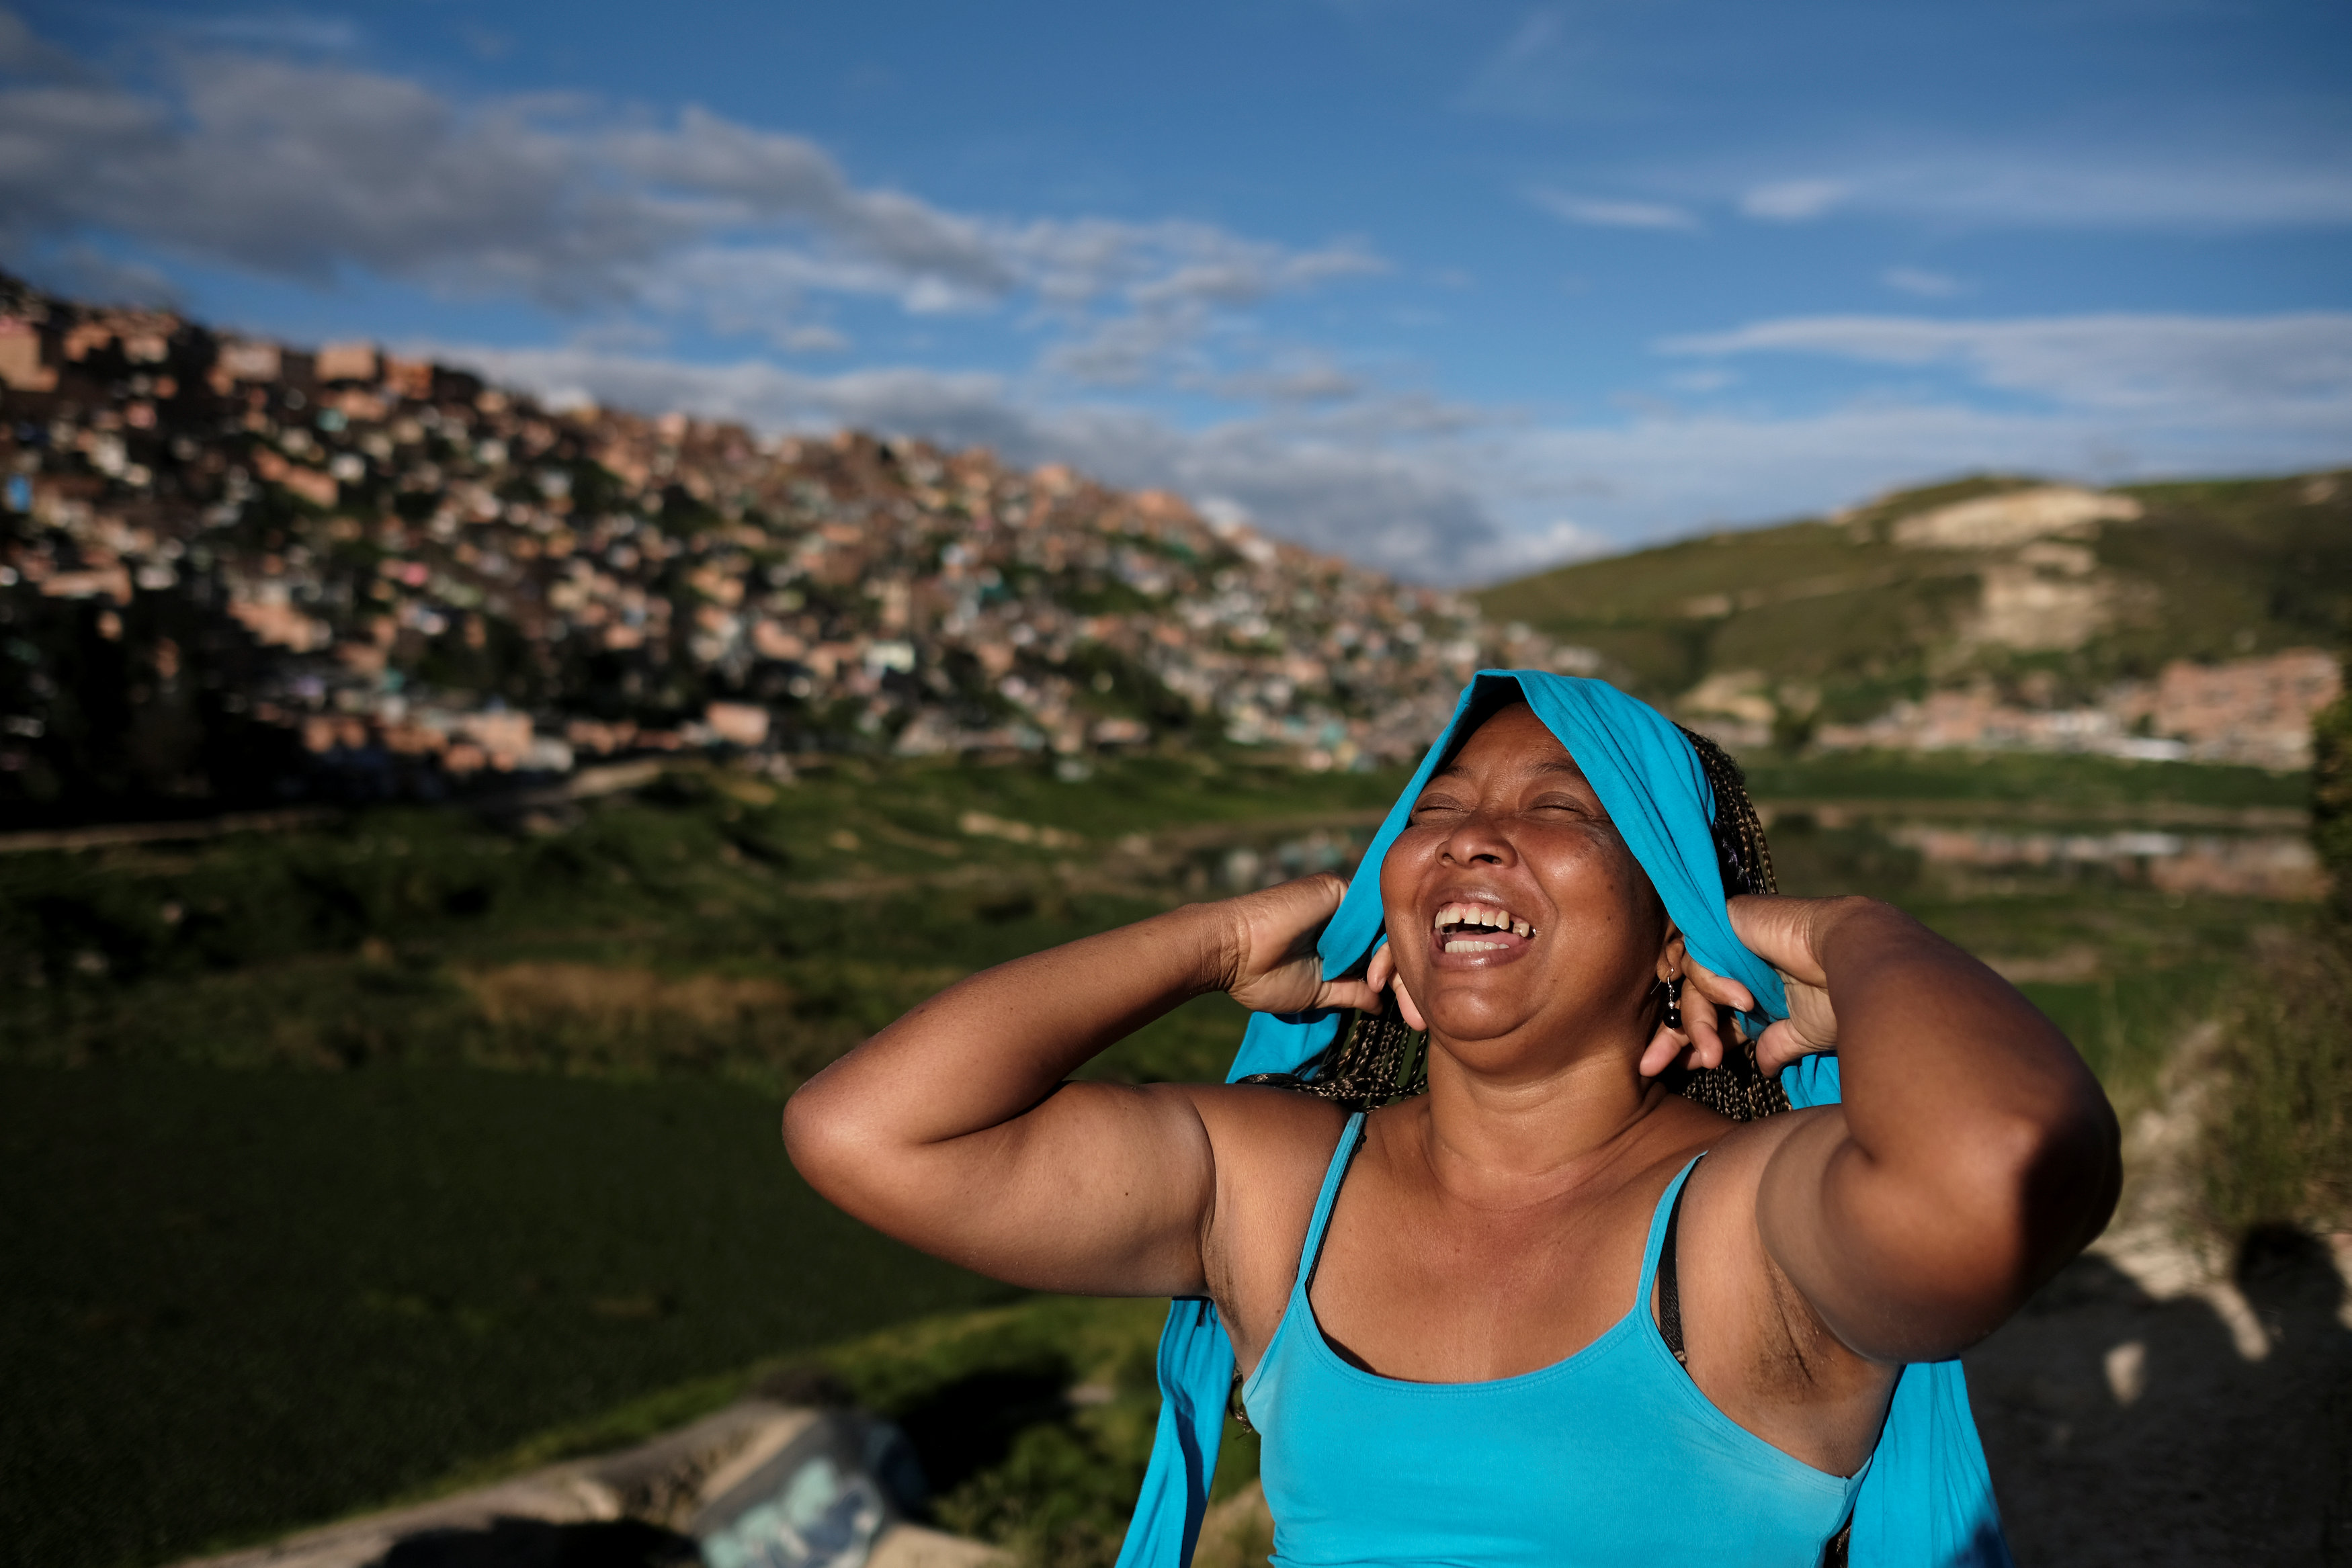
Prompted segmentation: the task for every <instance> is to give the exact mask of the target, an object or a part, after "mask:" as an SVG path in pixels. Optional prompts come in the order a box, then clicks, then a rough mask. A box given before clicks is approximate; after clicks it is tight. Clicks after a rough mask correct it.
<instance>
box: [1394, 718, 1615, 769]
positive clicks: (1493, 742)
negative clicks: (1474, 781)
mask: <svg viewBox="0 0 2352 1568" xmlns="http://www.w3.org/2000/svg"><path fill="white" fill-rule="evenodd" d="M1497 772H1502V773H1515V774H1538V773H1556V774H1559V775H1562V776H1564V777H1567V778H1572V779H1578V780H1580V781H1581V780H1582V779H1584V770H1583V769H1582V768H1579V767H1578V766H1577V765H1576V758H1573V757H1571V756H1570V754H1569V750H1568V747H1565V746H1563V745H1561V744H1560V741H1559V737H1558V736H1556V735H1554V734H1552V732H1551V731H1550V729H1549V727H1546V726H1545V724H1544V722H1543V720H1541V719H1539V718H1538V717H1537V716H1536V714H1535V710H1534V709H1533V708H1530V707H1529V706H1528V705H1527V704H1525V703H1513V704H1511V705H1510V706H1508V707H1506V708H1504V709H1503V710H1502V711H1501V712H1499V713H1497V714H1496V715H1494V716H1492V717H1491V718H1488V719H1486V721H1485V722H1484V723H1482V724H1480V725H1479V726H1478V727H1477V728H1476V729H1475V731H1473V732H1472V733H1471V735H1470V736H1469V737H1468V738H1467V739H1465V741H1464V742H1463V743H1462V745H1461V746H1460V747H1457V748H1456V749H1455V750H1454V755H1453V756H1452V757H1451V758H1447V759H1446V761H1445V763H1444V766H1443V767H1441V768H1438V769H1437V770H1436V772H1434V773H1433V774H1432V775H1431V776H1430V777H1431V779H1432V780H1435V779H1443V778H1447V777H1458V776H1461V775H1465V774H1472V773H1476V774H1488V773H1497Z"/></svg>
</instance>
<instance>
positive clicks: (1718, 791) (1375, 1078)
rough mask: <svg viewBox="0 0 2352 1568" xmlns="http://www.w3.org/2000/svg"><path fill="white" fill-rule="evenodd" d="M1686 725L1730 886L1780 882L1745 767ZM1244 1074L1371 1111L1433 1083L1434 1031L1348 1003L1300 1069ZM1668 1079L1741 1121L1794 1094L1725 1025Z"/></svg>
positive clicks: (1386, 1011) (1730, 889)
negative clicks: (1717, 1056) (1697, 1061)
mask: <svg viewBox="0 0 2352 1568" xmlns="http://www.w3.org/2000/svg"><path fill="white" fill-rule="evenodd" d="M1677 728H1680V726H1677ZM1682 734H1683V738H1684V739H1685V740H1687V741H1688V742H1690V747H1691V749H1692V750H1693V751H1695V752H1696V753H1697V754H1698V765H1699V769H1700V771H1701V772H1703V773H1705V774H1706V782H1707V789H1708V790H1709V792H1710V793H1712V794H1713V795H1714V797H1715V816H1714V819H1713V821H1709V822H1708V824H1707V832H1708V836H1709V837H1710V838H1712V839H1713V840H1714V841H1715V855H1716V861H1717V865H1718V867H1719V868H1720V870H1721V871H1722V873H1723V889H1724V892H1725V894H1727V895H1730V894H1742V893H1772V892H1776V891H1778V884H1777V883H1775V882H1774V880H1773V876H1772V851H1771V847H1770V846H1769V845H1768V844H1767V843H1766V842H1765V841H1764V824H1763V821H1761V820H1760V819H1759V817H1758V816H1757V814H1756V803H1755V802H1754V801H1752V800H1749V799H1748V779H1747V776H1746V775H1745V774H1743V773H1741V772H1740V770H1739V764H1738V763H1737V762H1735V761H1733V760H1732V758H1731V754H1730V753H1729V752H1727V751H1726V750H1724V749H1723V747H1720V746H1717V744H1716V743H1715V742H1714V741H1712V740H1709V739H1708V738H1707V737H1706V736H1703V735H1700V734H1698V733H1696V731H1693V730H1688V729H1685V730H1683V731H1682ZM1241 1082H1244V1083H1270V1084H1275V1085H1277V1086H1279V1087H1282V1088H1286V1089H1297V1090H1299V1091H1301V1092H1304V1093H1308V1094H1314V1095H1317V1096H1319V1097H1320V1098H1322V1099H1326V1100H1329V1101H1331V1102H1333V1103H1336V1104H1339V1105H1343V1106H1345V1107H1347V1108H1348V1109H1349V1110H1350V1111H1369V1110H1372V1109H1375V1108H1377V1107H1379V1106H1381V1105H1386V1104H1390V1103H1393V1102H1395V1101H1399V1100H1405V1099H1410V1098H1411V1097H1412V1096H1413V1095H1415V1094H1421V1093H1425V1092H1427V1091H1428V1089H1429V1037H1428V1036H1427V1035H1426V1034H1424V1033H1423V1032H1422V1031H1421V1030H1415V1029H1412V1027H1410V1026H1409V1025H1407V1024H1406V1023H1405V1021H1404V1019H1402V1017H1400V1016H1399V1014H1398V1010H1397V1009H1396V1008H1395V1007H1394V1006H1389V1007H1385V1008H1383V1009H1381V1011H1379V1012H1376V1013H1373V1012H1349V1013H1348V1014H1345V1015H1344V1016H1343V1017H1342V1018H1341V1019H1340V1026H1339V1036H1338V1038H1337V1039H1336V1040H1334V1041H1333V1042H1332V1043H1331V1044H1330V1045H1329V1046H1328V1047H1327V1048H1325V1049H1324V1051H1322V1052H1320V1053H1319V1054H1318V1055H1317V1056H1316V1057H1315V1058H1313V1059H1312V1060H1310V1061H1307V1062H1306V1063H1305V1064H1303V1065H1302V1067H1301V1068H1300V1070H1299V1071H1297V1072H1259V1073H1254V1074H1252V1075H1251V1076H1249V1077H1247V1078H1244V1079H1243V1080H1241ZM1665 1082H1667V1084H1668V1085H1669V1086H1670V1087H1672V1088H1673V1089H1674V1090H1675V1092H1677V1093H1679V1094H1681V1095H1682V1096H1683V1098H1685V1099H1686V1100H1691V1101H1695V1102H1696V1103H1699V1104H1701V1105H1704V1106H1706V1108H1707V1109H1708V1110H1710V1111H1713V1112H1715V1113H1717V1114H1718V1115H1721V1116H1726V1117H1728V1118H1729V1119H1731V1120H1732V1121H1735V1122H1752V1121H1754V1120H1756V1119H1757V1118H1758V1117H1759V1116H1769V1115H1770V1114H1772V1113H1774V1112H1776V1111H1785V1110H1787V1109H1788V1108H1789V1097H1788V1095H1787V1094H1786V1093H1784V1092H1782V1091H1781V1089H1780V1085H1779V1084H1778V1083H1775V1082H1772V1081H1771V1080H1770V1079H1769V1078H1767V1077H1765V1076H1764V1072H1763V1070H1762V1068H1761V1067H1759V1065H1758V1063H1757V1060H1756V1042H1755V1041H1753V1040H1745V1041H1740V1040H1731V1039H1730V1038H1729V1032H1728V1031H1726V1039H1725V1055H1724V1062H1723V1065H1722V1066H1720V1067H1698V1068H1682V1067H1673V1068H1669V1069H1667V1070H1666V1076H1665Z"/></svg>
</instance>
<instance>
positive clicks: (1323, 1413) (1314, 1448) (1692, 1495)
mask: <svg viewBox="0 0 2352 1568" xmlns="http://www.w3.org/2000/svg"><path fill="white" fill-rule="evenodd" d="M1363 1123H1364V1118H1363V1115H1362V1113H1358V1114H1356V1115H1354V1116H1352V1117H1350V1118H1349V1122H1348V1125H1347V1129H1346V1130H1345V1131H1344V1132H1342V1133H1341V1134H1339V1147H1338V1148H1337V1149H1336V1150H1334V1151H1333V1152H1332V1155H1331V1168H1330V1170H1329V1172H1328V1174H1327V1175H1326V1176H1324V1178H1323V1190H1322V1192H1321V1193H1320V1195H1318V1197H1317V1198H1316V1200H1315V1217H1314V1218H1313V1219H1311V1220H1310V1221H1308V1223H1307V1241H1306V1245H1305V1246H1304V1247H1302V1248H1301V1249H1300V1251H1299V1258H1298V1278H1297V1282H1296V1283H1294V1284H1293V1285H1292V1286H1291V1290H1290V1301H1289V1304H1288V1305H1287V1306H1286V1308H1285V1309H1284V1310H1283V1314H1282V1321H1281V1322H1279V1323H1278V1324H1276V1327H1275V1332H1274V1339H1273V1341H1272V1342H1271V1343H1268V1344H1267V1346H1266V1350H1265V1356H1264V1357H1263V1358H1262V1359H1261V1360H1260V1361H1259V1362H1258V1364H1257V1370H1256V1371H1255V1372H1254V1373H1252V1374H1251V1375H1250V1377H1249V1381H1248V1382H1247V1383H1245V1384H1244V1385H1243V1386H1242V1403H1243V1407H1244V1409H1246V1410H1247V1411H1248V1412H1249V1418H1250V1424H1251V1425H1252V1426H1253V1427H1256V1428H1257V1430H1258V1431H1259V1433H1260V1434H1261V1435H1262V1443H1263V1447H1262V1448H1261V1450H1260V1458H1259V1461H1258V1465H1259V1475H1260V1477H1261V1478H1262V1479H1263V1480H1264V1483H1265V1500H1266V1505H1267V1507H1268V1508H1269V1509H1270V1510H1271V1511H1273V1514H1274V1558H1273V1563H1274V1565H1275V1568H1343V1565H1344V1568H1363V1565H1370V1564H1379V1565H1380V1568H1406V1565H1411V1568H1423V1565H1432V1568H1433V1565H1436V1564H1444V1565H1446V1568H1488V1565H1490V1564H1501V1563H1514V1564H1528V1565H1529V1568H1535V1565H1538V1564H1540V1565H1542V1568H1582V1565H1585V1564H1594V1565H1598V1564H1608V1565H1610V1568H1622V1565H1623V1564H1627V1563H1643V1564H1650V1563H1656V1564H1666V1565H1672V1564H1680V1563H1706V1564H1707V1565H1708V1568H1736V1565H1740V1564H1755V1565H1756V1568H1768V1565H1769V1568H1811V1565H1812V1564H1815V1563H1819V1562H1820V1561H1821V1559H1822V1548H1823V1546H1824V1545H1826V1544H1827V1542H1829V1540H1830V1538H1831V1537H1832V1535H1834V1534H1836V1533H1837V1531H1838V1530H1839V1528H1840V1527H1841V1526H1842V1525H1843V1523H1844V1522H1845V1519H1846V1516H1847V1513H1848V1511H1850V1510H1851V1508H1852V1507H1853V1497H1854V1493H1855V1492H1856V1491H1857V1490H1860V1488H1861V1485H1862V1477H1863V1473H1867V1471H1868V1469H1869V1467H1868V1466H1867V1465H1864V1468H1863V1473H1857V1474H1856V1475H1854V1476H1853V1478H1852V1479H1842V1478H1840V1477H1837V1476H1833V1475H1831V1474H1829V1473H1828V1472H1827V1471H1824V1470H1817V1469H1813V1467H1812V1466H1811V1465H1808V1464H1806V1463H1804V1462H1803V1461H1801V1460H1800V1459H1797V1458H1791V1457H1790V1455H1788V1454H1785V1453H1782V1452H1781V1451H1780V1449H1779V1448H1774V1447H1773V1446H1772V1445H1771V1444H1769V1443H1768V1442H1766V1441H1765V1440H1764V1439H1763V1438H1761V1437H1757V1436H1756V1435H1755V1434H1754V1433H1752V1432H1750V1431H1748V1430H1747V1429H1746V1428H1745V1427H1741V1426H1739V1425H1738V1423H1737V1422H1735V1421H1733V1420H1732V1419H1731V1418H1730V1417H1729V1416H1726V1415H1724V1414H1723V1412H1722V1411H1720V1410H1718V1409H1717V1408H1716V1407H1715V1406H1714V1405H1713V1404H1712V1403H1710V1402H1709V1401H1708V1399H1707V1397H1706V1396H1705V1395H1704V1394H1701V1393H1700V1392H1699V1390H1698V1385H1696V1384H1695V1383H1693V1382H1692V1381H1691V1378H1690V1375H1689V1374H1688V1373H1687V1372H1685V1370H1684V1369H1683V1367H1682V1364H1680V1363H1679V1362H1677V1361H1676V1360H1675V1357H1674V1353H1673V1352H1672V1351H1669V1350H1668V1349H1667V1348H1666V1343H1665V1341H1664V1339H1663V1338H1662V1337H1661V1336H1660V1335H1659V1333H1658V1326H1657V1323H1656V1322H1655V1320H1654V1319H1653V1317H1652V1316H1651V1314H1650V1310H1649V1309H1650V1291H1651V1283H1652V1281H1653V1280H1654V1277H1655V1275H1656V1272H1657V1267H1658V1253H1659V1249H1660V1246H1661V1243H1662V1242H1663V1240H1664V1234H1665V1229H1666V1217H1667V1215H1668V1214H1669V1213H1671V1212H1672V1210H1673V1207H1674V1201H1675V1197H1676V1195H1678V1194H1679V1193H1680V1192H1681V1191H1682V1186H1683V1183H1684V1182H1685V1181H1686V1180H1688V1179H1689V1176H1690V1173H1691V1167H1692V1166H1696V1165H1697V1164H1698V1161H1697V1160H1696V1158H1694V1159H1693V1160H1692V1161H1691V1162H1690V1165H1686V1166H1684V1167H1683V1168H1682V1171H1681V1172H1680V1173H1679V1174H1678V1175H1677V1176H1675V1179H1674V1181H1673V1182H1672V1183H1671V1184H1669V1185H1668V1186H1667V1187H1666V1190H1665V1193H1664V1196H1663V1197H1660V1198H1659V1199H1658V1207H1657V1211H1656V1213H1655V1214H1654V1215H1653V1216H1652V1218H1651V1220H1650V1236H1649V1241H1648V1244H1647V1245H1646V1246H1645V1247H1644V1248H1643V1252H1642V1276H1641V1288H1640V1290H1639V1291H1637V1292H1636V1293H1635V1295H1634V1298H1633V1310H1632V1311H1631V1312H1627V1313H1626V1314H1625V1315H1624V1316H1623V1317H1622V1318H1621V1319H1619V1320H1618V1321H1617V1322H1616V1324H1615V1325H1614V1326H1613V1327H1612V1328H1610V1329H1609V1330H1608V1331H1607V1332H1606V1333H1602V1334H1601V1337H1600V1338H1599V1339H1597V1340H1594V1341H1593V1342H1592V1343H1591V1344H1589V1345H1586V1346H1585V1347H1584V1348H1583V1349H1582V1350H1580V1351H1578V1352H1577V1353H1576V1354H1574V1355H1571V1356H1570V1357H1569V1358H1568V1359H1567V1360H1566V1361H1560V1362H1555V1363H1553V1364H1551V1365H1549V1366H1547V1367H1544V1368H1542V1369H1540V1370H1538V1371H1535V1372H1529V1373H1523V1374H1521V1375H1518V1376H1517V1377H1501V1378H1496V1379H1495V1380H1493V1381H1491V1382H1486V1383H1404V1382H1400V1381H1398V1380H1396V1379H1394V1378H1389V1377H1381V1376H1378V1375H1374V1374H1372V1373H1369V1372H1366V1371H1364V1370H1363V1369H1362V1368H1360V1367H1358V1366H1354V1365H1351V1364H1349V1363H1348V1362H1346V1361H1344V1360H1342V1359H1340V1357H1339V1353H1338V1352H1337V1351H1334V1350H1333V1349H1332V1348H1331V1346H1330V1344H1329V1343H1328V1341H1326V1340H1325V1338H1324V1337H1323V1331H1322V1327H1321V1325H1320V1324H1318V1322H1316V1321H1315V1310H1314V1308H1313V1307H1311V1306H1309V1305H1308V1304H1307V1291H1308V1290H1309V1289H1310V1288H1311V1287H1312V1285H1313V1283H1314V1280H1315V1269H1316V1265H1317V1264H1318V1262H1319V1261H1320V1260H1321V1257H1322V1250H1323V1232H1324V1228H1325V1227H1327V1226H1328V1224H1329V1223H1330V1219H1331V1206H1332V1203H1333V1201H1334V1200H1335V1199H1336V1198H1337V1197H1339V1183H1340V1181H1341V1179H1342V1178H1343V1177H1345V1176H1346V1175H1347V1171H1348V1166H1349V1163H1350V1162H1351V1161H1352V1160H1353V1159H1354V1157H1355V1153H1356V1150H1357V1149H1358V1148H1359V1147H1360V1145H1361V1144H1362V1141H1363Z"/></svg>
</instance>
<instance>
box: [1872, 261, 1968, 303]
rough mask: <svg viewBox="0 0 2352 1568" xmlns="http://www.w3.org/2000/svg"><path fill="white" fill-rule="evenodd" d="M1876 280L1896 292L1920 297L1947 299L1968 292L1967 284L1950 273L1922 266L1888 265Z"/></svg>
mask: <svg viewBox="0 0 2352 1568" xmlns="http://www.w3.org/2000/svg"><path fill="white" fill-rule="evenodd" d="M1878 281H1879V282H1881V283H1884V284H1885V285H1886V287H1889V288H1892V289H1895V291H1897V292H1898V293H1903V294H1916V295H1917V296H1918V297H1919V298H1922V299H1949V298H1952V297H1954V296H1955V295H1959V294H1966V293H1967V292H1969V286H1968V285H1967V284H1966V283H1964V282H1962V281H1961V280H1960V279H1958V278H1957V277H1953V276H1952V275H1951V274H1950V273H1948V272H1935V271H1931V270H1929V269H1928V268H1927V267H1888V268H1887V269H1886V270H1885V272H1882V273H1880V274H1879V275H1878Z"/></svg>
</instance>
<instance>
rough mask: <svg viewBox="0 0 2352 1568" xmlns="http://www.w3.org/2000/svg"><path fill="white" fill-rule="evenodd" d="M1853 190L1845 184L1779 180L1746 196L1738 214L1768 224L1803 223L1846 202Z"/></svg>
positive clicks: (1743, 196)
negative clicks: (1740, 213) (1759, 219)
mask: <svg viewBox="0 0 2352 1568" xmlns="http://www.w3.org/2000/svg"><path fill="white" fill-rule="evenodd" d="M1851 189H1852V188H1851V187H1850V186H1849V185H1848V184H1847V183H1846V182H1844V181H1843V180H1777V181H1773V182H1771V183H1768V184H1762V185H1755V186H1751V187H1750V188H1749V189H1748V190H1747V191H1745V192H1743V193H1741V195H1740V197H1739V210H1740V211H1741V212H1743V213H1745V214H1748V216H1749V217H1751V218H1761V219H1764V220H1765V221H1767V222H1769V223H1780V224H1794V223H1803V222H1805V221H1806V220H1808V219H1811V218H1817V217H1820V216H1821V215H1822V214H1823V213H1826V212H1828V211H1829V210H1830V209H1831V208H1832V207H1834V206H1836V205H1837V204H1839V203H1841V202H1843V201H1844V200H1845V199H1846V197H1847V195H1848V194H1849V193H1851Z"/></svg>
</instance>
